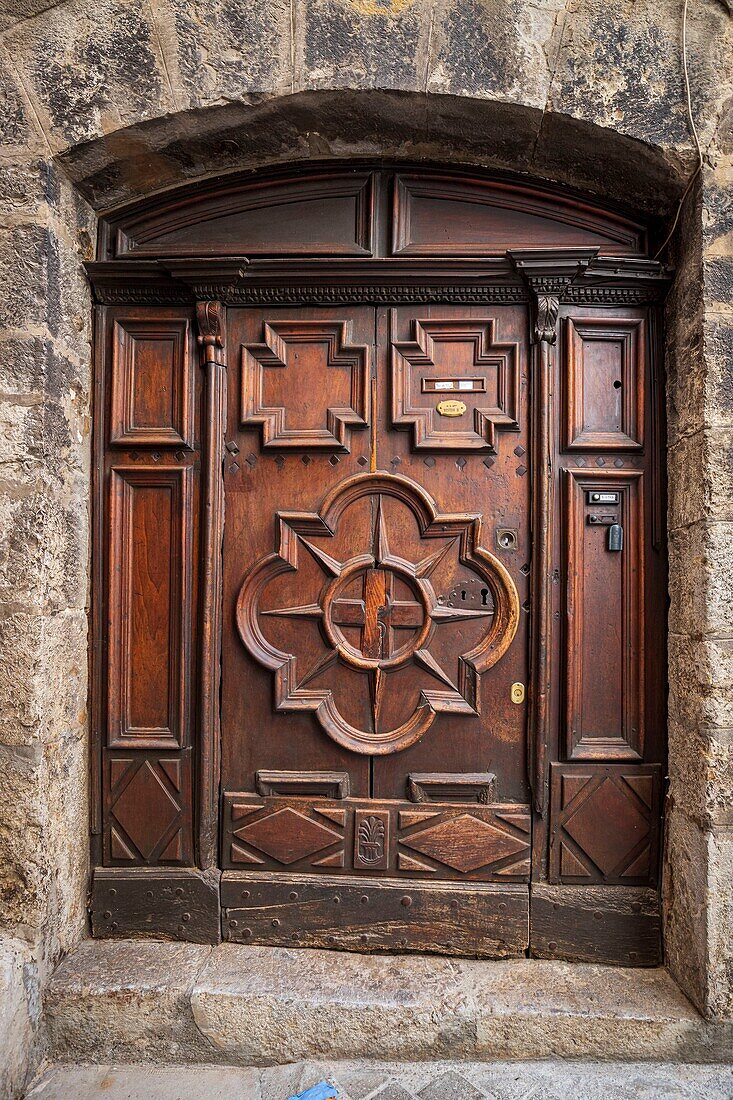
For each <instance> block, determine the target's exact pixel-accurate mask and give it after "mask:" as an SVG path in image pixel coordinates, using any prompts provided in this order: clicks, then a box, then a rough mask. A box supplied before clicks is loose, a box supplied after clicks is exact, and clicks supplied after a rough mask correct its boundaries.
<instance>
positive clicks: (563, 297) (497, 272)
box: [86, 249, 671, 340]
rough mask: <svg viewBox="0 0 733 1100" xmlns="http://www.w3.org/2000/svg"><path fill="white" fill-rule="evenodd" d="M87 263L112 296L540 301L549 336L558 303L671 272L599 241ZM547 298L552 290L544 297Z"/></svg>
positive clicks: (611, 294) (645, 298)
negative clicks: (497, 249)
mask: <svg viewBox="0 0 733 1100" xmlns="http://www.w3.org/2000/svg"><path fill="white" fill-rule="evenodd" d="M86 270H87V273H88V275H89V278H90V280H91V282H92V285H93V287H94V293H95V299H96V301H97V302H99V303H100V304H102V305H125V304H129V305H156V304H159V305H191V304H193V303H195V302H197V301H218V302H221V303H222V304H223V305H250V304H251V305H261V304H268V303H269V304H272V305H278V304H282V305H321V304H322V305H339V304H344V305H351V304H359V303H372V304H374V305H390V304H395V305H399V304H406V305H411V304H426V305H427V304H431V303H441V302H445V303H450V302H453V303H456V304H460V305H514V304H517V303H522V302H526V301H530V302H531V303H532V305H533V307H534V314H535V317H534V321H535V329H536V338H537V339H538V340H539V339H544V340H549V339H550V337H551V335H552V330H553V317H554V313H555V309H556V307H557V308H559V305H560V304H561V303H562V302H572V303H578V304H583V305H592V304H598V305H601V306H602V305H644V304H646V303H653V302H657V301H659V300H660V299H661V298H662V297H663V295H664V291H665V287H666V284H667V283H668V282H669V279H670V278H671V272H670V269H669V268H666V267H664V266H663V265H661V264H658V263H656V262H654V261H652V260H639V259H627V258H625V257H598V256H597V255H596V250H594V249H565V250H541V249H533V250H521V251H514V252H509V253H508V254H507V256H506V257H503V258H496V257H488V258H487V259H486V260H485V261H476V260H473V259H463V260H456V259H450V260H444V259H431V260H430V261H426V260H422V259H421V260H420V261H416V260H414V259H401V258H395V259H391V260H372V259H364V260H353V259H349V260H347V261H344V260H341V259H338V258H335V259H333V260H332V261H330V262H324V261H323V259H316V260H302V259H294V260H292V261H288V260H282V259H279V260H254V261H252V262H251V263H249V262H248V261H247V260H246V259H244V258H239V259H237V260H235V261H224V262H222V261H221V260H214V259H212V260H201V259H198V260H167V261H156V260H131V259H130V260H108V261H99V262H95V263H88V264H87V265H86ZM540 299H545V301H543V303H542V306H541V307H540Z"/></svg>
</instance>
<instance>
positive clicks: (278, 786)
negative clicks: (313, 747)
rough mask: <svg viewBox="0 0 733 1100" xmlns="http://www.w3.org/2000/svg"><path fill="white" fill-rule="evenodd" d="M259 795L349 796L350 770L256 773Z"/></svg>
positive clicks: (261, 771) (262, 770)
mask: <svg viewBox="0 0 733 1100" xmlns="http://www.w3.org/2000/svg"><path fill="white" fill-rule="evenodd" d="M256 784H257V793H258V794H259V795H262V796H263V797H264V796H267V795H276V794H280V795H288V794H295V795H300V796H302V797H307V796H308V795H311V796H313V795H318V796H320V797H321V798H348V797H349V795H350V793H351V781H350V779H349V773H348V772H303V771H266V770H264V769H260V771H258V772H257V775H256Z"/></svg>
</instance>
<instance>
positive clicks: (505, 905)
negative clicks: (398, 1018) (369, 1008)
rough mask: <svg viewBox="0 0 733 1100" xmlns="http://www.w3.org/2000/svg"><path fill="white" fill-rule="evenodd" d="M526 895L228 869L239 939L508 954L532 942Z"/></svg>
mask: <svg viewBox="0 0 733 1100" xmlns="http://www.w3.org/2000/svg"><path fill="white" fill-rule="evenodd" d="M528 901H529V891H528V888H527V887H526V886H510V885H506V886H461V885H457V884H452V883H444V884H442V885H439V884H436V885H432V884H431V885H426V884H425V883H417V882H410V881H409V880H405V881H404V882H399V883H395V882H390V881H388V880H387V881H385V880H383V879H381V880H379V881H375V880H369V879H367V878H364V879H348V878H344V879H339V880H338V881H335V880H333V879H331V880H329V879H328V878H326V877H324V878H321V879H315V878H313V879H303V878H300V877H298V875H291V874H287V875H278V876H270V877H266V876H262V875H257V874H246V875H244V874H235V873H233V872H228V871H225V872H224V874H223V876H222V905H223V907H224V912H223V918H222V923H223V932H224V939H225V940H230V941H231V942H233V943H253V944H255V943H258V944H270V945H280V946H282V945H287V946H289V947H293V946H301V947H331V948H341V949H342V950H347V951H349V950H351V951H396V952H400V951H420V952H437V953H440V954H444V955H467V956H478V957H482V958H506V957H508V956H512V955H521V954H523V953H524V952H525V951H526V949H527V944H528V925H529V904H528Z"/></svg>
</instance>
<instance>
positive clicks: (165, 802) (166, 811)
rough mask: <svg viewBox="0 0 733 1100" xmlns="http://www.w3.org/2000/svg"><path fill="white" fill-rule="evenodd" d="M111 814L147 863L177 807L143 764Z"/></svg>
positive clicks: (174, 818)
mask: <svg viewBox="0 0 733 1100" xmlns="http://www.w3.org/2000/svg"><path fill="white" fill-rule="evenodd" d="M112 812H113V814H114V817H115V819H116V821H117V822H118V824H119V825H121V826H122V828H123V829H124V831H125V833H126V835H127V837H128V838H129V839H130V840H131V841H132V843H133V844H134V845H135V847H136V848H137V849H138V851H139V852H140V854H141V855H142V856H143V858H144V859H149V858H150V856H151V855H152V854H153V852H154V850H155V849H156V848H157V847H158V845H159V844H160V842H161V841H162V840H163V838H164V837H165V836H166V834H167V833H168V832H169V830H170V828H171V827H172V826H173V824H174V823H175V822H176V821H177V819H178V817H179V815H180V812H181V807H180V806H179V805H178V803H177V802H176V800H175V799H174V797H173V795H172V794H171V792H170V791H169V790H167V788H166V786H165V784H164V781H163V779H162V778H161V777H160V776H159V775H158V774H157V772H156V771H155V769H154V768H153V765H152V764H151V762H150V761H149V760H145V761H144V762H143V764H142V766H141V767H139V768H138V770H137V771H136V772H135V775H134V776H133V777H132V779H131V780H130V782H129V783H128V784H127V786H126V787H125V788H124V790H123V791H122V793H121V794H120V795H119V797H118V798H117V799H116V801H115V802H114V804H113V807H112ZM118 842H119V838H118Z"/></svg>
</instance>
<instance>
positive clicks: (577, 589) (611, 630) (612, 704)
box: [563, 470, 645, 760]
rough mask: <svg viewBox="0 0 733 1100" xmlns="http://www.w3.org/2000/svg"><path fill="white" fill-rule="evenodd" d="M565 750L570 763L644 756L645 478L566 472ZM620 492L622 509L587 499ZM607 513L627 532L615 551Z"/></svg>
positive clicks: (609, 472)
mask: <svg viewBox="0 0 733 1100" xmlns="http://www.w3.org/2000/svg"><path fill="white" fill-rule="evenodd" d="M563 475H564V498H565V499H564V503H565V524H566V534H565V559H564V563H563V564H564V570H563V572H564V574H565V578H566V579H565V586H566V587H565V616H566V636H565V637H566V642H565V668H566V676H567V681H566V685H567V686H566V696H565V699H566V709H565V737H566V752H567V755H568V757H569V758H570V759H572V760H604V759H605V760H642V759H643V757H644V726H645V714H644V613H645V606H644V604H645V582H644V557H645V555H644V541H645V540H644V529H645V523H644V495H643V494H644V475H643V473H642V471H640V470H630V471H628V472H621V471H620V470H594V471H592V472H590V471H589V472H588V473H586V472H585V471H584V470H582V471H581V470H565V471H563ZM593 491H598V492H609V491H611V492H615V493H618V497H619V503H618V505H600V504H593V503H592V502H591V500H590V499H589V496H588V494H590V493H593ZM599 512H601V513H602V512H608V513H609V514H610V516H611V517H612V518H613V520H614V521H615V522H618V523H620V524H621V525H622V527H623V530H624V549H623V551H622V552H621V553H612V552H609V550H608V548H607V542H608V528H607V527H604V526H592V525H591V524H590V518H591V516H593V515H594V514H597V513H599Z"/></svg>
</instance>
